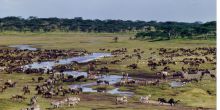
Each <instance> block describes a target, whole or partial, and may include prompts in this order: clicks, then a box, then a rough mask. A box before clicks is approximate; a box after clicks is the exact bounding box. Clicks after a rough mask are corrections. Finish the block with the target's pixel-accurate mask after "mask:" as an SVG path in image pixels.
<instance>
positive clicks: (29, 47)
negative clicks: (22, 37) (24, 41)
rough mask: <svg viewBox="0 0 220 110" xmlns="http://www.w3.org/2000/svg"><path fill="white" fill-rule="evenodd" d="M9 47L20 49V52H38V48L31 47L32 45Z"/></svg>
mask: <svg viewBox="0 0 220 110" xmlns="http://www.w3.org/2000/svg"><path fill="white" fill-rule="evenodd" d="M9 47H12V48H16V49H20V50H32V51H35V50H37V48H34V47H31V45H10V46H9Z"/></svg>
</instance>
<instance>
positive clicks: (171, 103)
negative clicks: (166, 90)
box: [168, 98, 180, 106]
mask: <svg viewBox="0 0 220 110" xmlns="http://www.w3.org/2000/svg"><path fill="white" fill-rule="evenodd" d="M178 102H180V100H177V101H175V100H174V99H173V98H171V99H170V100H169V101H168V103H169V104H170V105H171V106H174V105H175V104H177V103H178Z"/></svg>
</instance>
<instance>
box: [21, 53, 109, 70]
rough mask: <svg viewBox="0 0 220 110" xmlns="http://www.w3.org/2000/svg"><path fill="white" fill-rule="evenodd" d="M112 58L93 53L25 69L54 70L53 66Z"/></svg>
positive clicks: (105, 54)
mask: <svg viewBox="0 0 220 110" xmlns="http://www.w3.org/2000/svg"><path fill="white" fill-rule="evenodd" d="M109 56H111V54H110V53H92V54H89V55H85V56H78V57H72V58H67V59H61V60H58V61H45V62H35V63H33V64H29V65H25V66H24V67H25V68H35V69H39V68H44V69H52V67H53V66H56V65H65V64H70V63H72V62H78V63H86V62H89V61H92V60H96V59H99V58H102V57H109Z"/></svg>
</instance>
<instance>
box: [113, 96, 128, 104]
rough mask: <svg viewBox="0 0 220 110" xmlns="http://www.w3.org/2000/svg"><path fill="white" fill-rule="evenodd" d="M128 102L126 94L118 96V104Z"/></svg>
mask: <svg viewBox="0 0 220 110" xmlns="http://www.w3.org/2000/svg"><path fill="white" fill-rule="evenodd" d="M126 103H128V98H127V97H126V96H123V97H116V104H126Z"/></svg>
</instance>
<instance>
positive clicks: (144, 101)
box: [140, 95, 151, 103]
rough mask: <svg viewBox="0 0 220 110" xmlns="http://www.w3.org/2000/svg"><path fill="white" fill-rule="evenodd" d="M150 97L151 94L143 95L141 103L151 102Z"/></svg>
mask: <svg viewBox="0 0 220 110" xmlns="http://www.w3.org/2000/svg"><path fill="white" fill-rule="evenodd" d="M150 97H151V95H148V96H141V98H140V102H141V103H149V98H150Z"/></svg>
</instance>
